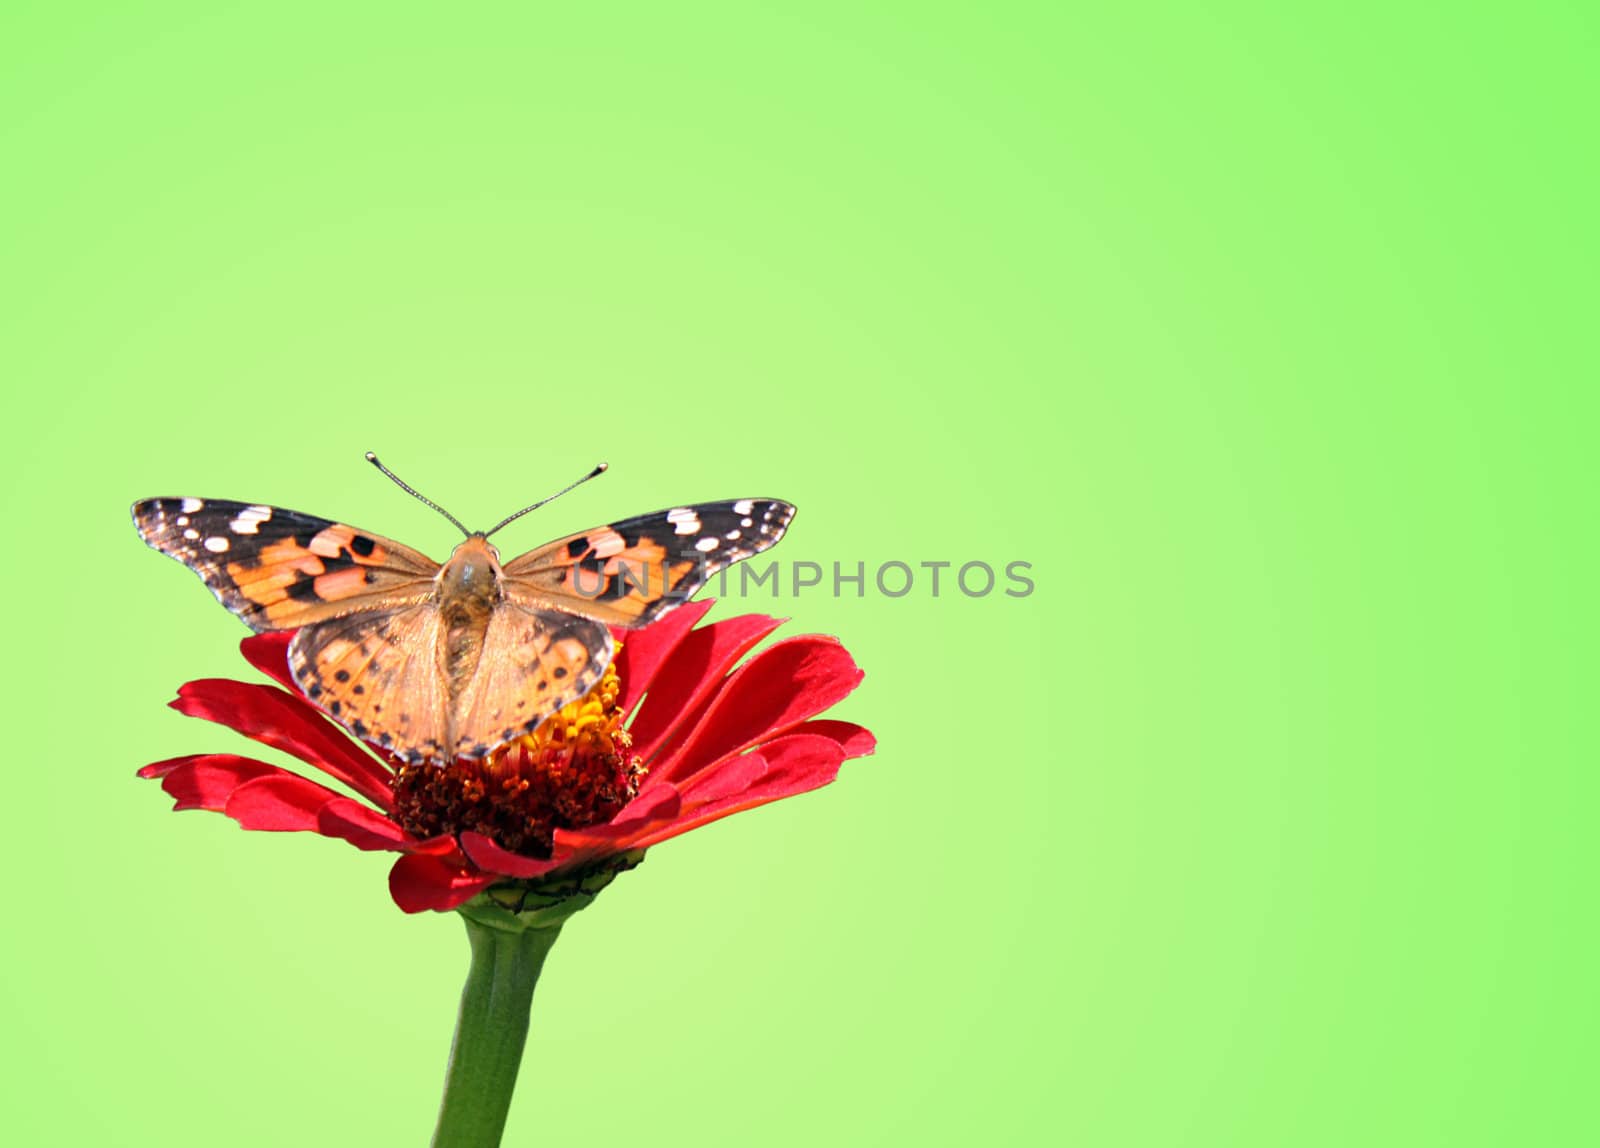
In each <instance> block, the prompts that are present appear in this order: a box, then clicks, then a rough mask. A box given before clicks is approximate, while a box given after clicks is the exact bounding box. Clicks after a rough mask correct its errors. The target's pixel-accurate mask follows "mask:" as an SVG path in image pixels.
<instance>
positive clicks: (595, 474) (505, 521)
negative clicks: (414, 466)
mask: <svg viewBox="0 0 1600 1148" xmlns="http://www.w3.org/2000/svg"><path fill="white" fill-rule="evenodd" d="M605 472H606V464H605V463H603V462H602V463H601V464H600V465H599V466H597V467H595V468H594V469H593V470H591V471H590V472H589V473H588V474H586V475H584V476H583V477H582V478H580V479H579V480H578V481H577V482H575V483H573V484H572V485H571V486H565V487H562V488H561V489H560V490H558V491H556V492H555V493H554V494H552V495H551V496H550V497H549V498H541V499H540V500H539V501H538V502H535V503H534V504H533V505H532V506H524V507H523V508H522V509H521V510H519V511H517V512H516V513H515V514H513V515H511V516H510V517H508V518H502V519H501V520H500V521H499V523H498V524H496V526H495V527H494V529H492V530H486V531H484V532H483V536H484V537H485V538H487V537H489V535H491V534H493V533H494V532H495V530H503V529H504V528H505V527H507V526H510V525H511V524H512V523H513V522H515V521H516V520H517V519H519V518H521V517H522V516H523V515H524V514H527V513H528V512H529V511H530V510H538V509H539V508H540V507H541V506H543V505H544V504H545V503H547V502H554V501H555V500H556V499H558V498H560V497H561V496H562V495H563V494H565V493H567V491H569V490H576V489H577V488H578V487H580V486H582V485H583V484H584V483H586V482H588V481H589V480H590V479H591V478H599V477H600V476H601V475H602V474H604V473H605ZM395 481H396V482H398V481H399V479H396V480H395Z"/></svg>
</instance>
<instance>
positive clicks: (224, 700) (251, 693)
mask: <svg viewBox="0 0 1600 1148" xmlns="http://www.w3.org/2000/svg"><path fill="white" fill-rule="evenodd" d="M171 705H172V708H173V709H175V710H177V711H178V712H179V713H184V714H188V715H189V716H190V717H198V718H205V719H206V720H207V721H214V722H218V723H220V724H222V725H225V726H227V727H228V728H229V729H233V730H237V731H238V732H239V733H242V734H244V735H245V736H246V737H249V738H254V739H255V740H256V741H259V742H260V743H261V744H263V745H270V746H272V747H273V748H274V749H281V750H283V751H284V752H286V753H292V754H293V755H294V756H295V757H298V758H299V759H300V760H301V761H303V762H305V763H306V764H308V765H314V766H316V767H317V768H318V769H320V770H322V771H323V772H325V773H327V774H328V775H330V776H331V777H334V778H337V779H338V780H339V781H342V782H344V783H345V784H346V785H348V786H350V787H351V788H352V789H354V790H355V791H356V792H357V793H359V794H361V795H362V796H363V797H366V798H368V799H370V800H371V801H372V802H373V803H375V804H376V805H378V806H379V807H381V808H383V809H388V808H390V807H391V806H392V805H393V804H394V799H393V797H392V796H391V795H390V792H389V777H390V774H389V771H388V770H387V769H385V768H384V767H383V765H382V764H381V763H380V762H379V761H378V759H377V758H375V757H373V756H371V755H370V754H367V753H365V752H363V751H362V750H361V749H360V748H359V747H358V746H357V745H356V743H355V742H353V741H351V740H350V739H349V738H348V737H346V736H345V735H344V734H343V733H341V732H340V731H339V728H338V727H337V726H335V725H334V724H333V723H332V722H331V721H329V720H328V719H327V718H325V717H323V716H322V715H321V714H319V713H318V712H317V711H316V710H315V709H313V708H312V706H311V704H310V703H309V702H306V701H302V700H301V699H300V698H298V697H296V696H295V695H293V694H290V693H288V692H286V691H284V690H280V689H277V688H276V687H274V686H262V685H256V684H254V683H246V682H235V681H230V680H229V679H227V678H205V679H202V680H201V681H198V682H186V683H184V685H183V686H181V687H180V688H179V689H178V697H177V700H176V701H174V702H172V703H171Z"/></svg>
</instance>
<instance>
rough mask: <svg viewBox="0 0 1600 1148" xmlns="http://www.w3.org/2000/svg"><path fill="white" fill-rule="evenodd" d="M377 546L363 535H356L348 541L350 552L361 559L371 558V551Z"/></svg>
mask: <svg viewBox="0 0 1600 1148" xmlns="http://www.w3.org/2000/svg"><path fill="white" fill-rule="evenodd" d="M377 545H378V544H377V543H376V542H374V541H373V540H372V539H370V538H368V537H367V536H366V535H365V534H357V535H356V536H355V537H354V538H352V539H351V540H350V550H351V552H352V553H354V554H357V555H359V556H361V557H362V558H371V557H372V551H373V549H374V548H375V547H376V546H377Z"/></svg>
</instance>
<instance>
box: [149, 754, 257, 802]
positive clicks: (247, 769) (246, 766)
mask: <svg viewBox="0 0 1600 1148" xmlns="http://www.w3.org/2000/svg"><path fill="white" fill-rule="evenodd" d="M287 772H288V771H287V770H284V769H279V768H278V767H277V766H275V765H268V764H267V763H266V762H264V761H257V760H256V759H255V758H253V757H240V756H239V755H237V754H233V753H195V754H190V755H189V756H188V757H174V758H170V759H169V760H167V761H158V762H156V763H154V764H153V765H147V766H145V767H144V768H143V769H141V770H140V771H139V776H140V777H159V778H161V779H162V781H161V788H162V789H164V790H166V791H167V792H168V793H169V794H171V795H172V797H173V799H174V802H175V803H174V805H173V806H172V808H173V809H175V810H176V809H209V810H211V811H212V812H213V813H221V812H222V810H223V807H224V806H226V805H227V804H228V798H230V797H232V796H233V791H234V790H235V789H238V788H239V787H240V786H241V785H243V784H244V783H245V782H247V781H254V780H255V779H256V778H258V777H267V776H268V775H270V774H274V773H287Z"/></svg>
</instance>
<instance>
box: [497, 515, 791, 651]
mask: <svg viewBox="0 0 1600 1148" xmlns="http://www.w3.org/2000/svg"><path fill="white" fill-rule="evenodd" d="M793 518H794V507H793V506H791V505H789V504H788V503H787V502H778V501H775V500H773V499H766V498H741V499H738V500H737V501H734V502H703V503H699V504H697V505H694V506H679V507H675V508H673V509H671V510H658V511H656V512H655V513H654V514H644V515H640V516H639V517H638V518H628V519H624V520H623V521H621V522H613V523H612V524H611V525H610V526H600V527H596V528H595V529H593V530H586V531H584V532H583V533H581V534H573V535H571V536H569V537H567V538H561V539H558V540H557V541H555V542H552V543H550V544H549V545H547V546H541V547H539V549H537V550H531V551H529V552H528V553H527V554H524V555H522V556H521V557H520V558H516V559H514V560H512V561H511V562H509V563H507V564H506V565H505V567H504V570H503V576H504V582H503V585H504V587H505V590H506V596H507V597H508V598H509V599H510V600H511V601H513V602H515V603H516V604H518V605H520V606H524V607H526V608H528V609H532V610H550V609H556V610H564V611H567V612H570V613H573V614H579V615H582V616H583V617H585V618H589V619H591V620H593V621H596V622H604V623H606V624H607V625H611V626H625V627H634V626H643V625H645V624H646V623H648V622H652V621H654V620H655V619H656V618H659V617H660V616H661V615H662V614H665V613H666V612H667V611H668V610H671V609H672V608H673V607H675V606H681V605H682V604H683V603H684V602H686V601H688V600H689V598H690V597H691V596H692V595H693V594H694V593H695V591H697V590H699V589H700V587H702V586H704V585H705V584H706V580H707V579H708V578H710V577H711V576H712V575H714V574H716V573H717V572H718V571H719V570H724V569H726V568H727V567H729V566H731V565H733V563H735V562H739V561H741V560H743V559H745V558H749V557H750V556H751V555H754V554H759V553H761V552H762V551H763V550H766V549H767V548H768V547H770V546H772V545H773V544H774V543H776V542H777V541H778V539H780V538H782V537H783V532H784V531H785V530H787V529H788V527H789V522H790V521H791V520H792V519H793Z"/></svg>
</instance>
